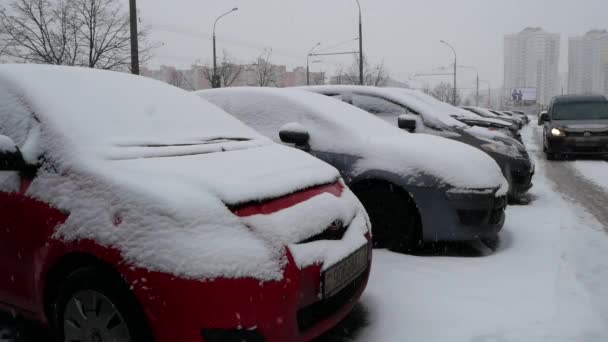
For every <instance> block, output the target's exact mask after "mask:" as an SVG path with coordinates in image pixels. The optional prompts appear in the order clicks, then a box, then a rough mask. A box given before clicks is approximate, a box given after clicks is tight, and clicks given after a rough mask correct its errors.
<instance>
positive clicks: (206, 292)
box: [0, 65, 371, 342]
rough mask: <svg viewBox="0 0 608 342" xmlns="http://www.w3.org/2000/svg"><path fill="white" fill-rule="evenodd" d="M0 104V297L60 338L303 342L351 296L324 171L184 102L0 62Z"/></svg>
mask: <svg viewBox="0 0 608 342" xmlns="http://www.w3.org/2000/svg"><path fill="white" fill-rule="evenodd" d="M0 103H2V106H0V217H1V218H2V219H1V220H0V274H2V275H3V276H2V277H0V303H1V307H2V309H6V310H11V311H12V312H13V313H14V314H19V315H23V316H25V317H27V318H30V319H34V320H37V321H39V322H41V323H43V324H47V325H48V326H50V327H51V328H52V329H53V330H54V333H55V334H56V335H57V340H58V341H125V342H129V341H131V342H140V341H152V340H154V341H161V342H169V341H179V342H201V341H206V342H209V341H211V342H212V341H308V340H311V339H313V338H315V337H316V336H319V335H320V334H322V333H323V332H325V331H326V330H328V329H329V328H331V327H332V326H334V325H335V324H336V323H337V322H338V321H340V320H341V319H342V318H343V317H345V316H346V315H347V314H348V313H349V311H350V310H351V308H352V307H353V305H354V304H355V303H356V302H357V299H358V298H359V296H360V295H361V293H362V291H363V289H364V288H365V286H366V283H367V279H368V276H369V270H370V261H371V259H370V258H371V243H370V242H369V240H370V231H369V229H370V227H369V223H368V217H367V215H366V213H365V210H364V208H363V207H362V206H361V203H360V202H359V201H358V200H357V198H356V197H355V196H354V195H353V194H352V192H351V191H350V190H349V189H348V188H347V187H346V186H345V184H344V182H343V181H342V180H341V179H340V175H339V173H338V171H337V170H336V169H335V168H333V167H331V166H330V165H328V164H325V163H323V162H321V161H320V160H318V159H316V158H313V157H311V156H309V155H308V154H306V153H303V152H300V151H297V150H295V149H292V148H288V147H285V146H281V145H279V144H275V143H273V142H272V141H270V140H269V139H267V138H265V137H263V136H261V135H259V134H258V133H256V132H255V131H254V130H252V129H250V128H248V127H247V126H245V125H244V124H243V123H241V122H239V121H238V120H236V119H234V118H233V117H232V116H230V115H228V114H226V113H225V112H223V111H222V110H220V109H219V108H217V107H216V106H213V105H211V104H209V103H208V102H206V101H203V100H202V99H200V98H199V97H198V96H196V95H194V94H191V93H188V92H185V91H183V90H180V89H178V88H175V87H172V86H169V85H167V84H164V83H161V82H158V81H154V80H151V79H146V78H143V77H136V76H133V75H130V74H125V73H115V72H108V71H100V70H93V69H81V68H68V67H56V66H55V67H52V66H39V65H37V66H31V65H2V66H0Z"/></svg>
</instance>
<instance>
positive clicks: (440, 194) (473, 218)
mask: <svg viewBox="0 0 608 342" xmlns="http://www.w3.org/2000/svg"><path fill="white" fill-rule="evenodd" d="M414 198H415V199H416V204H417V205H418V208H419V210H420V216H421V219H422V226H423V228H422V238H423V240H424V241H471V240H475V239H480V238H491V237H494V236H496V234H497V233H498V232H499V231H500V230H501V229H502V227H503V225H504V222H505V208H506V205H507V199H506V196H500V197H496V196H495V195H494V193H487V192H486V193H482V192H455V191H445V189H443V190H442V189H436V188H424V189H418V190H417V191H415V193H414Z"/></svg>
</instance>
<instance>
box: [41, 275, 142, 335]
mask: <svg viewBox="0 0 608 342" xmlns="http://www.w3.org/2000/svg"><path fill="white" fill-rule="evenodd" d="M53 311H54V312H53V313H52V314H53V317H54V323H55V330H56V331H55V335H56V339H57V341H58V342H66V341H70V342H71V341H83V342H84V341H92V342H97V341H99V342H103V341H121V342H139V341H152V338H151V334H150V332H149V329H148V328H147V324H146V323H145V319H144V316H143V313H142V312H141V310H140V309H139V305H138V303H137V300H136V299H135V297H134V296H133V294H132V293H131V292H130V291H129V289H128V288H127V286H126V284H124V282H123V281H122V280H121V279H118V277H116V276H114V275H113V274H110V272H107V271H105V270H103V269H100V268H98V267H86V268H81V269H78V270H76V271H74V272H72V273H71V274H70V275H69V276H68V277H67V278H66V279H65V280H64V282H63V284H62V285H61V288H60V290H59V294H58V296H57V298H56V300H55V302H54V305H53Z"/></svg>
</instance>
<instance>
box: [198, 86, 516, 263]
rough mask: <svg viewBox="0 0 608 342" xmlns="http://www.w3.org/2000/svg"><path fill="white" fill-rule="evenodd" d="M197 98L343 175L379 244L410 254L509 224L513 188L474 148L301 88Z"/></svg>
mask: <svg viewBox="0 0 608 342" xmlns="http://www.w3.org/2000/svg"><path fill="white" fill-rule="evenodd" d="M197 93H198V94H199V95H200V96H201V97H202V98H204V99H206V100H208V101H210V102H211V103H214V104H216V105H217V106H219V107H220V108H222V109H224V110H225V111H227V112H228V113H231V114H232V115H234V116H235V117H236V118H238V119H240V120H242V121H243V122H245V123H246V124H248V125H250V126H251V127H253V128H254V129H256V130H257V131H259V132H260V133H262V134H264V135H265V136H267V137H269V138H271V139H274V140H275V141H277V142H282V143H284V144H286V145H288V146H292V147H294V148H297V149H300V150H303V151H306V152H308V153H310V154H311V155H313V156H315V157H317V158H319V159H321V160H323V161H325V162H327V163H329V164H331V165H333V166H335V167H336V168H337V169H338V170H340V173H341V174H342V177H343V178H344V180H345V181H346V184H347V185H348V186H349V187H350V188H351V189H352V191H353V192H354V193H355V195H357V197H358V198H359V199H360V200H361V202H362V203H363V205H364V207H365V208H366V210H367V212H368V214H369V216H370V219H371V222H372V232H373V234H372V235H373V238H374V244H375V245H376V247H386V248H389V249H391V250H395V251H405V252H408V251H412V250H415V249H416V248H417V246H418V244H419V243H420V242H421V241H423V242H425V241H429V242H434V241H469V240H475V239H481V238H494V237H496V234H497V233H498V232H499V231H500V230H501V228H502V226H503V224H504V218H505V214H504V212H505V207H506V202H507V201H506V194H507V191H508V183H507V181H506V180H505V179H504V177H503V175H502V173H501V171H500V168H499V167H498V165H497V164H496V162H494V160H492V159H491V158H490V157H489V156H488V155H486V154H485V153H483V152H481V151H479V150H477V149H475V148H473V147H471V146H468V145H466V144H463V143H460V142H457V141H451V140H448V139H443V138H441V137H437V136H433V135H427V134H409V133H407V132H404V131H403V130H400V129H399V128H398V127H395V126H393V125H389V124H388V123H386V122H384V121H383V120H381V119H379V118H376V117H374V116H372V115H369V113H367V112H365V111H362V110H361V109H358V108H356V107H353V106H351V105H348V104H346V103H343V102H341V101H337V100H335V99H332V98H328V97H327V96H323V95H320V94H314V93H311V92H308V91H304V90H301V89H274V88H253V87H249V88H225V89H213V90H203V91H200V92H197ZM465 161H466V162H465Z"/></svg>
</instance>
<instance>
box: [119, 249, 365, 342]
mask: <svg viewBox="0 0 608 342" xmlns="http://www.w3.org/2000/svg"><path fill="white" fill-rule="evenodd" d="M371 246H372V245H371V243H368V248H369V253H370V254H369V255H370V260H369V261H368V266H367V268H366V270H365V271H364V272H363V273H362V274H360V275H359V276H358V277H357V278H356V279H355V280H353V281H352V282H351V283H349V285H347V286H346V287H345V288H343V289H342V290H340V291H339V292H338V293H337V294H335V295H333V296H332V297H330V298H329V299H326V300H320V299H319V298H320V295H319V294H320V293H321V292H320V291H321V274H322V272H321V266H320V265H315V266H311V267H307V268H304V269H298V268H297V266H296V265H295V262H294V261H293V259H292V258H291V254H289V252H287V257H288V263H287V266H286V268H285V271H284V276H283V279H282V280H280V281H268V282H263V281H260V280H256V279H212V280H208V281H198V280H188V279H180V278H176V277H174V276H171V275H168V274H165V273H157V272H147V271H143V270H133V269H129V270H128V271H127V272H128V273H129V274H130V275H127V276H126V278H127V280H128V282H129V283H131V284H133V285H132V290H133V292H134V293H135V295H136V297H137V299H138V300H139V302H140V304H141V307H142V308H143V309H144V313H145V315H146V318H147V319H148V322H149V325H150V327H151V329H152V332H153V334H154V337H155V341H157V342H172V341H180V342H205V341H211V342H214V341H224V340H230V341H232V340H235V341H236V340H238V341H245V342H257V341H266V342H272V341H277V342H279V341H296V342H298V341H309V340H311V339H314V338H316V337H318V336H320V335H321V334H323V333H325V332H326V331H327V330H329V329H331V328H332V327H334V326H335V325H336V324H337V323H339V322H340V321H341V320H342V319H343V318H344V317H345V316H346V315H348V313H350V311H351V310H352V308H353V306H354V305H355V304H356V303H357V301H358V299H359V297H360V296H361V294H362V292H363V290H364V289H365V287H366V285H367V281H368V278H369V273H370V268H371V248H372V247H371ZM143 279H145V281H142V280H143Z"/></svg>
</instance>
